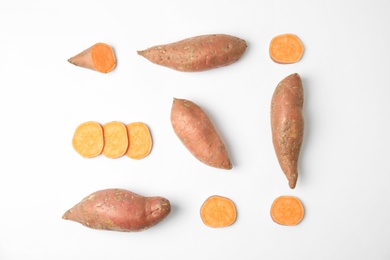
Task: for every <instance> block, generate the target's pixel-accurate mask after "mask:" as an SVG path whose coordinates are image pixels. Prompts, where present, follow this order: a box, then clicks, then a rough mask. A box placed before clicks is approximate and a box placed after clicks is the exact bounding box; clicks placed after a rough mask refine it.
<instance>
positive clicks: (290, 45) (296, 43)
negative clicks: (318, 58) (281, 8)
mask: <svg viewBox="0 0 390 260" xmlns="http://www.w3.org/2000/svg"><path fill="white" fill-rule="evenodd" d="M303 52H304V47H303V44H302V42H301V40H300V39H299V38H298V37H297V36H296V35H294V34H289V33H287V34H282V35H278V36H276V37H274V38H273V39H272V40H271V42H270V46H269V54H270V57H271V59H272V60H273V61H274V62H276V63H280V64H290V63H295V62H298V61H299V60H300V59H301V58H302V55H303Z"/></svg>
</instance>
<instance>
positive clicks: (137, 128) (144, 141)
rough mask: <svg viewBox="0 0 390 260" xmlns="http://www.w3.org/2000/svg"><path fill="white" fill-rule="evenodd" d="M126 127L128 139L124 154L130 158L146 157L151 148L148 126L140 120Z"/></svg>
mask: <svg viewBox="0 0 390 260" xmlns="http://www.w3.org/2000/svg"><path fill="white" fill-rule="evenodd" d="M126 127H127V136H128V139H129V147H128V148H127V152H126V155H127V156H128V157H130V158H132V159H142V158H144V157H146V156H147V155H148V154H149V153H150V151H151V149H152V136H151V135H150V131H149V128H148V126H147V125H146V124H144V123H142V122H134V123H130V124H128V125H126Z"/></svg>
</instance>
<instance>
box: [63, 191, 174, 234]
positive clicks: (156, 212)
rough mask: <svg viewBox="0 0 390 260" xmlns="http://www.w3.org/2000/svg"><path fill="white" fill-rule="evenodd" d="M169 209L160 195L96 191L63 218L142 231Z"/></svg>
mask: <svg viewBox="0 0 390 260" xmlns="http://www.w3.org/2000/svg"><path fill="white" fill-rule="evenodd" d="M170 211H171V205H170V203H169V201H168V200H167V199H165V198H162V197H143V196H141V195H138V194H135V193H133V192H130V191H127V190H123V189H107V190H101V191H96V192H94V193H92V194H90V195H89V196H88V197H86V198H84V199H83V200H82V201H81V202H80V203H78V204H76V205H75V206H74V207H73V208H71V209H70V210H68V211H67V212H65V214H64V215H63V216H62V218H63V219H67V220H72V221H75V222H79V223H81V224H83V225H84V226H86V227H89V228H93V229H103V230H113V231H126V232H130V231H142V230H145V229H147V228H149V227H152V226H154V225H156V224H157V223H159V222H160V221H162V220H163V219H164V218H165V217H166V216H167V215H168V214H169V213H170Z"/></svg>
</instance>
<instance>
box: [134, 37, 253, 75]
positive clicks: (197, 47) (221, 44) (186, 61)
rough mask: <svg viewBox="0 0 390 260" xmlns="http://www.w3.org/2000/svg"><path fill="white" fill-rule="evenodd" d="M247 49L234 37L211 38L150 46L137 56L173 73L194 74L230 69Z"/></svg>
mask: <svg viewBox="0 0 390 260" xmlns="http://www.w3.org/2000/svg"><path fill="white" fill-rule="evenodd" d="M246 47H247V44H246V42H245V40H243V39H240V38H237V37H235V36H231V35H226V34H211V35H200V36H195V37H191V38H187V39H184V40H181V41H178V42H174V43H170V44H165V45H157V46H153V47H150V48H148V49H146V50H143V51H138V54H139V55H141V56H143V57H145V58H146V59H148V60H149V61H151V62H153V63H155V64H158V65H162V66H165V67H168V68H171V69H174V70H178V71H185V72H196V71H204V70H209V69H213V68H218V67H223V66H227V65H230V64H232V63H234V62H236V61H237V60H238V59H239V58H241V56H242V55H243V54H244V52H245V50H246Z"/></svg>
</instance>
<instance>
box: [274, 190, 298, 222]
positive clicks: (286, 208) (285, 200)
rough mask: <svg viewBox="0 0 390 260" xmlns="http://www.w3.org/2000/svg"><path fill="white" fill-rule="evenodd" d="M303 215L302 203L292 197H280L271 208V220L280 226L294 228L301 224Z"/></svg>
mask: <svg viewBox="0 0 390 260" xmlns="http://www.w3.org/2000/svg"><path fill="white" fill-rule="evenodd" d="M304 214H305V210H304V208H303V205H302V202H301V201H300V200H299V199H298V198H297V197H293V196H280V197H278V198H276V199H275V200H274V202H273V203H272V206H271V218H272V220H273V221H274V222H275V223H278V224H280V225H285V226H295V225H297V224H298V223H299V222H301V220H302V219H303V216H304Z"/></svg>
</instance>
